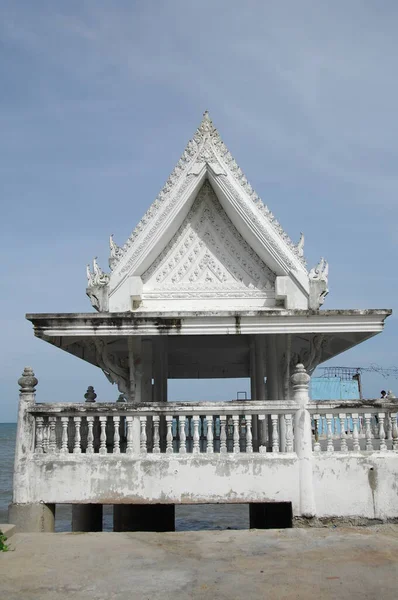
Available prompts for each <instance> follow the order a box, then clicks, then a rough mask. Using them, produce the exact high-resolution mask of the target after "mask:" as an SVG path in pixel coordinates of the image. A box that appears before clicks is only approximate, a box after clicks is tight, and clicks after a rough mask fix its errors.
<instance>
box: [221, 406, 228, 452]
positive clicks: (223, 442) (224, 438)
mask: <svg viewBox="0 0 398 600" xmlns="http://www.w3.org/2000/svg"><path fill="white" fill-rule="evenodd" d="M226 427H227V417H226V415H220V453H221V454H225V453H226V452H227V431H226Z"/></svg>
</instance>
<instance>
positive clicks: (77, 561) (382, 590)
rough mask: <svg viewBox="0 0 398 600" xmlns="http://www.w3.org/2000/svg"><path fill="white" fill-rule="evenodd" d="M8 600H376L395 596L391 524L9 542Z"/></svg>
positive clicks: (0, 556)
mask: <svg viewBox="0 0 398 600" xmlns="http://www.w3.org/2000/svg"><path fill="white" fill-rule="evenodd" d="M12 547H13V548H15V550H13V551H10V552H7V553H0V590H1V598H4V599H7V600H36V599H40V600H61V599H62V600H64V599H65V598H68V600H86V599H87V600H88V599H89V600H100V599H101V600H102V599H103V600H125V599H126V600H127V599H128V600H134V599H137V600H138V599H139V600H157V599H162V600H168V599H170V600H171V599H173V600H179V599H182V598H184V599H186V598H194V599H196V598H198V599H199V598H200V599H201V600H210V599H211V600H223V599H228V600H234V599H240V598H243V599H245V600H256V599H257V598H258V599H260V598H261V599H262V600H263V599H265V598H266V599H267V600H274V599H275V600H282V599H285V600H293V599H294V600H297V599H304V598H305V599H306V600H308V599H312V598H316V599H320V598H321V599H322V600H329V599H330V600H332V599H333V600H336V598H338V599H339V600H344V599H350V600H355V599H356V598H358V599H359V598H360V599H361V600H366V599H369V600H375V599H376V598H383V600H390V599H394V600H395V599H396V598H397V597H398V525H377V526H372V527H363V528H334V529H330V528H322V529H284V530H268V531H258V530H252V531H217V532H216V531H213V532H209V531H206V532H204V531H202V532H182V533H84V534H76V533H75V534H73V533H58V534H51V533H50V534H17V535H15V536H14V537H13V538H12Z"/></svg>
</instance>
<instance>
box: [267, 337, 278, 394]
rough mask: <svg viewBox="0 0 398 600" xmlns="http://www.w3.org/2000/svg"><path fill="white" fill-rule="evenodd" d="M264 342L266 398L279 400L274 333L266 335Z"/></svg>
mask: <svg viewBox="0 0 398 600" xmlns="http://www.w3.org/2000/svg"><path fill="white" fill-rule="evenodd" d="M266 344H267V352H266V363H267V396H268V400H279V381H278V354H277V347H276V336H275V335H274V334H271V335H267V336H266Z"/></svg>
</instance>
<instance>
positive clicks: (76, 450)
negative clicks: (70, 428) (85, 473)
mask: <svg viewBox="0 0 398 600" xmlns="http://www.w3.org/2000/svg"><path fill="white" fill-rule="evenodd" d="M73 422H74V424H75V443H74V446H73V454H81V452H82V448H81V435H80V427H81V424H82V418H81V417H73Z"/></svg>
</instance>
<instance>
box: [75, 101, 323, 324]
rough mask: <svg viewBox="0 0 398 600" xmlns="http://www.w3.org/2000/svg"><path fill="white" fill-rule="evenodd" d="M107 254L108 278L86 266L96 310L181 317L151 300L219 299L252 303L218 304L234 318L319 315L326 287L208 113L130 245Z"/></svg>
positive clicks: (113, 245) (112, 243)
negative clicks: (280, 312)
mask: <svg viewBox="0 0 398 600" xmlns="http://www.w3.org/2000/svg"><path fill="white" fill-rule="evenodd" d="M206 194H207V195H206ZM210 196H211V198H210ZM227 222H228V226H227V225H226V223H227ZM226 232H228V233H226ZM223 234H225V236H226V237H225V239H224V238H223V237H222V235H223ZM190 236H191V237H190ZM181 244H183V246H184V247H182V246H181ZM234 249H237V250H235V251H234ZM110 251H111V253H110V258H109V267H110V269H111V272H110V273H109V274H106V273H103V272H102V270H101V269H100V267H99V265H98V264H97V262H96V261H94V263H93V272H92V271H91V267H90V266H88V268H87V280H88V286H87V294H88V296H89V297H90V299H91V302H92V304H93V306H94V307H95V308H96V309H97V310H99V311H110V312H125V311H131V310H136V309H139V310H141V309H144V310H145V309H146V308H147V309H148V310H159V311H162V310H178V308H179V305H174V306H170V304H167V306H166V305H162V304H161V303H160V304H159V302H157V303H156V302H155V300H157V301H158V300H162V301H163V300H164V301H165V299H166V298H168V299H169V300H171V299H173V298H175V299H177V298H180V299H181V300H182V299H183V298H186V299H189V298H193V299H195V300H200V299H201V298H203V299H206V298H210V299H211V298H212V297H214V298H215V297H216V296H217V297H218V298H219V299H220V298H221V297H224V298H234V299H235V300H237V299H239V298H240V299H242V298H246V299H249V300H253V299H256V301H254V300H253V302H249V301H247V302H246V303H242V304H240V303H239V302H235V301H234V302H230V304H229V305H228V307H227V306H226V305H225V306H223V308H226V309H228V308H229V309H230V310H234V309H235V308H255V307H260V306H261V307H268V306H272V307H275V306H279V307H281V308H282V307H285V308H289V309H290V308H297V309H307V308H311V309H314V310H316V309H317V308H319V306H320V304H321V303H322V301H323V298H324V296H325V295H326V293H327V289H328V286H327V279H328V270H327V263H326V261H324V265H326V266H323V267H322V269H321V270H322V280H321V281H320V282H319V281H318V279H319V278H318V276H317V270H316V269H315V271H314V270H313V271H314V272H315V276H313V275H311V274H309V273H308V271H307V269H306V263H305V259H304V235H303V234H301V236H300V239H299V241H298V243H297V244H294V243H293V242H292V241H291V239H290V238H289V236H288V235H287V234H286V233H285V232H284V231H283V229H282V227H281V225H280V224H279V223H278V221H277V220H276V219H275V217H274V215H273V214H272V213H271V211H270V210H269V209H268V208H267V206H265V205H264V204H263V202H262V201H261V199H260V198H259V196H258V195H257V194H256V192H255V191H254V189H253V188H252V186H251V185H250V183H249V182H248V180H247V178H246V177H245V175H244V174H243V172H242V170H241V169H240V167H239V166H238V165H237V163H236V161H235V160H234V158H233V157H232V155H231V154H230V152H229V150H228V149H227V147H226V146H225V144H224V142H223V141H222V140H221V137H220V135H219V133H218V131H217V129H216V128H215V127H214V125H213V123H212V121H211V119H210V117H209V115H208V113H207V112H206V113H205V114H204V116H203V120H202V122H201V123H200V125H199V127H198V129H197V131H196V133H195V135H194V136H193V138H192V139H191V140H190V141H189V142H188V144H187V146H186V148H185V150H184V152H183V154H182V156H181V158H180V160H179V161H178V163H177V165H176V167H175V169H174V170H173V172H172V173H171V175H170V177H169V178H168V180H167V182H166V184H165V185H164V187H163V188H162V190H161V191H160V192H159V194H158V196H157V198H156V200H155V201H154V202H153V203H152V205H151V206H150V208H149V209H148V210H147V212H146V213H145V215H144V216H143V218H142V219H141V221H140V222H139V223H138V225H137V226H136V227H135V229H134V230H133V232H132V234H131V235H130V237H129V238H128V240H127V242H126V243H125V244H124V245H123V246H121V247H119V246H118V245H117V244H116V243H115V241H114V240H113V237H112V236H111V238H110ZM234 252H235V253H234ZM311 273H312V271H311ZM317 278H318V279H317ZM212 294H213V296H212ZM151 302H152V304H151ZM180 308H181V310H183V309H190V308H192V306H185V305H184V306H181V307H180ZM201 308H206V309H209V310H212V304H211V303H210V302H205V303H203V304H202V305H201Z"/></svg>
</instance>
